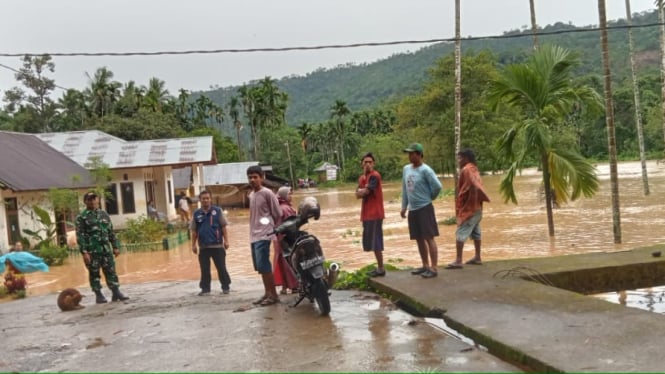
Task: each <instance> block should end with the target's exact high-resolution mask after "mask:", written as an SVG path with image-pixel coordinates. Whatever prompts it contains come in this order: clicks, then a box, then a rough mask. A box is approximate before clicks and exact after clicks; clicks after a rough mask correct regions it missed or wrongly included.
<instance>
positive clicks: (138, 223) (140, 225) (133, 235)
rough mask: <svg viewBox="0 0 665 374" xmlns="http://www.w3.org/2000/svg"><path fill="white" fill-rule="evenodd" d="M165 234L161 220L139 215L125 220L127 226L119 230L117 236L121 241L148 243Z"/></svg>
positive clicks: (164, 227)
mask: <svg viewBox="0 0 665 374" xmlns="http://www.w3.org/2000/svg"><path fill="white" fill-rule="evenodd" d="M166 234H167V233H166V226H165V225H164V223H163V222H159V221H154V220H152V219H150V218H148V217H147V216H141V217H139V218H136V219H129V220H127V228H126V229H125V230H123V231H121V232H120V233H119V234H118V237H119V238H120V241H122V242H123V243H150V242H157V241H161V240H162V239H163V238H164V236H166Z"/></svg>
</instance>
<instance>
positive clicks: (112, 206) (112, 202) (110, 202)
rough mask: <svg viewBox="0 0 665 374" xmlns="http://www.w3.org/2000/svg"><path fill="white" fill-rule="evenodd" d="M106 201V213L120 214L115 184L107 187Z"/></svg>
mask: <svg viewBox="0 0 665 374" xmlns="http://www.w3.org/2000/svg"><path fill="white" fill-rule="evenodd" d="M104 201H105V203H106V213H108V214H109V215H113V214H118V189H117V188H116V184H115V183H111V184H109V185H108V186H107V187H106V196H105V199H104Z"/></svg>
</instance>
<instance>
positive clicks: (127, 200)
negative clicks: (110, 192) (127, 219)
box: [120, 182, 136, 214]
mask: <svg viewBox="0 0 665 374" xmlns="http://www.w3.org/2000/svg"><path fill="white" fill-rule="evenodd" d="M120 194H121V195H122V213H123V214H127V213H136V206H135V204H134V183H132V182H128V183H120Z"/></svg>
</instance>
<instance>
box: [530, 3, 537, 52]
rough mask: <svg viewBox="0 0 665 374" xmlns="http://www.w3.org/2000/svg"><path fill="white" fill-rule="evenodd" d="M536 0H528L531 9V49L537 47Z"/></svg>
mask: <svg viewBox="0 0 665 374" xmlns="http://www.w3.org/2000/svg"><path fill="white" fill-rule="evenodd" d="M535 2H536V0H529V8H530V10H531V35H533V49H534V50H536V49H538V25H537V24H536V4H535Z"/></svg>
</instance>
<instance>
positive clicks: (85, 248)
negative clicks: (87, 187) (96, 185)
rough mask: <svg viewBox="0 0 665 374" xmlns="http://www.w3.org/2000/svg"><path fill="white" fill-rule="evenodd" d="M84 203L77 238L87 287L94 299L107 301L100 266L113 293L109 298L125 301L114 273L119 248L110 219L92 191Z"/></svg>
mask: <svg viewBox="0 0 665 374" xmlns="http://www.w3.org/2000/svg"><path fill="white" fill-rule="evenodd" d="M83 202H84V203H85V210H83V212H81V214H79V215H78V216H77V217H76V240H77V242H78V245H79V250H80V251H81V254H82V255H83V261H84V262H85V266H86V268H87V269H88V274H89V281H90V287H91V288H92V291H93V292H94V293H95V296H96V299H95V302H96V303H97V304H103V303H105V302H106V298H105V297H104V294H103V293H102V284H101V276H100V274H99V270H100V269H101V270H102V271H103V272H104V277H105V278H106V285H107V286H108V287H109V288H110V289H111V291H112V292H113V297H112V301H125V300H128V299H129V297H127V296H125V295H123V294H122V293H121V292H120V289H119V287H120V283H119V282H118V275H117V274H116V272H115V259H114V257H117V256H118V255H119V254H120V250H119V249H118V239H117V238H116V237H115V233H114V232H113V224H112V223H111V218H109V215H108V214H107V213H106V212H105V211H103V210H101V209H99V199H98V198H97V193H95V192H94V191H90V192H87V193H86V194H85V195H83Z"/></svg>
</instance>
